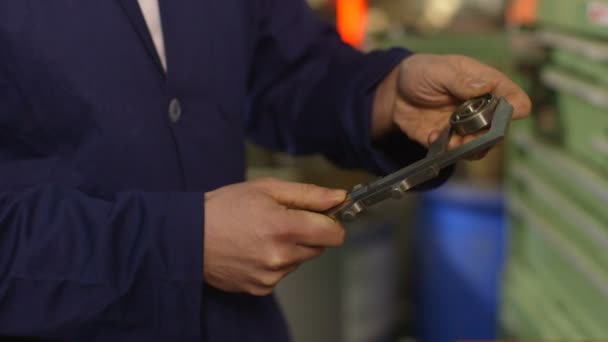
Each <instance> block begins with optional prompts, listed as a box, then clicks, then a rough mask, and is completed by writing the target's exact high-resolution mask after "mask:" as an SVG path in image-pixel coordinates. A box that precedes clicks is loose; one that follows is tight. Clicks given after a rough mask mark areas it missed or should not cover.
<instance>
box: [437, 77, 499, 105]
mask: <svg viewBox="0 0 608 342" xmlns="http://www.w3.org/2000/svg"><path fill="white" fill-rule="evenodd" d="M484 76H485V75H483V74H481V75H470V74H468V73H464V72H463V73H460V74H455V75H454V76H453V77H452V78H450V79H449V80H448V81H447V82H446V87H447V90H448V92H449V93H450V94H452V95H453V96H455V97H456V98H458V99H460V100H463V101H464V100H468V99H472V98H474V97H478V96H481V95H485V94H487V93H491V92H492V91H493V90H494V89H495V88H496V86H497V82H496V80H495V79H493V78H491V77H484Z"/></svg>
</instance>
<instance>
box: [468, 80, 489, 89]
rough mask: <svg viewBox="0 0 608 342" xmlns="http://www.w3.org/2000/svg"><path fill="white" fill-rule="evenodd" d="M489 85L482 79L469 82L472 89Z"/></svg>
mask: <svg viewBox="0 0 608 342" xmlns="http://www.w3.org/2000/svg"><path fill="white" fill-rule="evenodd" d="M487 84H488V82H486V81H484V80H481V79H472V80H470V81H468V82H467V85H468V86H469V87H471V88H483V87H485V86H486V85H487Z"/></svg>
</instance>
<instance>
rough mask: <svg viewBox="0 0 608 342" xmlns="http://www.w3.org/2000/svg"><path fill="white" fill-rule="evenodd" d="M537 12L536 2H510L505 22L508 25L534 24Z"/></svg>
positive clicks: (523, 0) (512, 0)
mask: <svg viewBox="0 0 608 342" xmlns="http://www.w3.org/2000/svg"><path fill="white" fill-rule="evenodd" d="M537 11H538V1H537V0H511V4H510V6H509V8H508V9H507V13H506V14H507V15H506V16H507V22H508V23H510V24H523V25H525V24H534V23H535V22H536V14H537Z"/></svg>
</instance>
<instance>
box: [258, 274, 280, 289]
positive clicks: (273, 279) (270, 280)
mask: <svg viewBox="0 0 608 342" xmlns="http://www.w3.org/2000/svg"><path fill="white" fill-rule="evenodd" d="M281 279H282V274H280V273H278V272H274V273H270V274H266V275H263V276H260V277H259V279H258V282H259V283H260V285H262V286H263V287H271V288H272V287H275V286H277V284H278V283H279V281H281Z"/></svg>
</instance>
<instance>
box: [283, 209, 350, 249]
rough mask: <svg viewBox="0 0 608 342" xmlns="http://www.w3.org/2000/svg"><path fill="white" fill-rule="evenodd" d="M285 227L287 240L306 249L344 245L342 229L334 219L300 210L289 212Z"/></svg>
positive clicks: (344, 233) (343, 231)
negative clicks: (286, 228)
mask: <svg viewBox="0 0 608 342" xmlns="http://www.w3.org/2000/svg"><path fill="white" fill-rule="evenodd" d="M284 224H286V225H287V227H289V228H288V230H287V234H286V235H287V237H288V239H289V240H290V241H291V242H293V243H295V244H298V245H301V246H307V247H338V246H341V245H342V244H343V243H344V238H345V235H346V232H345V230H344V227H343V226H342V225H341V224H340V223H339V222H337V221H335V220H334V219H332V218H330V217H328V216H326V215H322V214H316V213H311V212H307V211H301V210H293V209H292V210H289V211H288V219H287V220H286V222H285V223H284Z"/></svg>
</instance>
